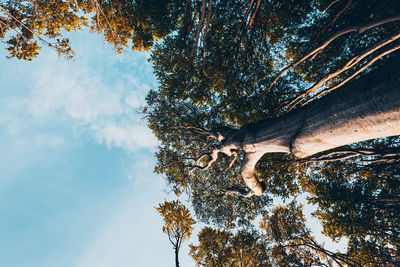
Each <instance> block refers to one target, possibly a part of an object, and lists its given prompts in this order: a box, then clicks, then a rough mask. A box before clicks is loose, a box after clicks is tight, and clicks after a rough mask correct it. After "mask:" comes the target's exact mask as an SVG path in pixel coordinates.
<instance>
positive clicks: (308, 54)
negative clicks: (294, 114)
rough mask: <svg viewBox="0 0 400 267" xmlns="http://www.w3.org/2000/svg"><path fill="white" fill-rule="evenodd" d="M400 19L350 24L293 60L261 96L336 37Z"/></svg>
mask: <svg viewBox="0 0 400 267" xmlns="http://www.w3.org/2000/svg"><path fill="white" fill-rule="evenodd" d="M399 20H400V15H396V16H392V17H388V18H385V19H381V20H378V21H374V22H371V23H369V24H366V25H355V26H350V27H348V28H345V29H343V30H341V31H339V32H337V33H335V34H334V35H332V36H331V37H330V38H329V39H328V40H327V41H325V42H324V43H323V44H322V45H320V46H318V47H317V48H315V49H313V50H312V51H311V52H309V53H307V54H306V55H304V56H303V57H302V58H300V59H298V60H296V61H295V62H293V63H292V64H290V65H289V66H287V67H286V68H284V69H283V70H281V72H280V73H279V74H278V75H277V76H276V77H275V79H274V80H273V81H272V82H271V84H270V85H269V86H268V88H267V89H265V90H264V92H262V93H261V95H260V98H262V97H264V96H265V95H266V94H267V93H268V92H269V91H270V90H271V88H272V86H273V85H274V84H275V83H276V82H277V81H278V79H279V78H280V77H282V75H283V74H285V73H286V72H288V71H289V70H291V69H293V68H295V67H296V66H298V65H299V64H300V63H302V62H304V61H305V60H307V59H309V58H311V60H312V59H313V58H314V57H315V56H317V55H318V54H319V53H320V52H322V51H323V50H324V49H325V47H327V46H328V45H329V44H330V43H331V42H333V41H334V40H335V39H337V38H339V37H340V36H342V35H345V34H347V33H350V32H357V33H359V34H361V33H363V32H365V31H367V30H369V29H372V28H375V27H378V26H381V25H383V24H386V23H389V22H394V21H399Z"/></svg>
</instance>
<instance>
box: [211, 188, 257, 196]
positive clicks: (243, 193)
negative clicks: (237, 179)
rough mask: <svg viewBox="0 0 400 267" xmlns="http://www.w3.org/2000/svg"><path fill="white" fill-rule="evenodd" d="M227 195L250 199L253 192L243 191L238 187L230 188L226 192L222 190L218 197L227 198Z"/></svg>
mask: <svg viewBox="0 0 400 267" xmlns="http://www.w3.org/2000/svg"><path fill="white" fill-rule="evenodd" d="M227 195H236V196H241V197H251V196H254V192H253V191H251V190H250V189H243V188H240V187H230V188H227V189H226V190H223V193H222V194H220V195H219V196H227Z"/></svg>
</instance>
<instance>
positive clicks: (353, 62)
mask: <svg viewBox="0 0 400 267" xmlns="http://www.w3.org/2000/svg"><path fill="white" fill-rule="evenodd" d="M399 38H400V32H397V33H395V34H393V35H392V36H390V37H388V38H386V39H384V40H383V41H381V42H380V43H378V44H376V45H374V46H373V47H371V48H369V49H367V50H365V51H364V52H362V53H361V54H360V55H357V56H355V57H353V58H352V59H351V60H349V61H348V62H347V63H346V64H345V65H344V66H343V67H342V68H339V69H338V70H336V71H335V72H332V73H329V74H328V75H326V76H325V77H323V78H322V79H321V80H319V81H318V82H316V83H315V84H314V85H313V86H311V87H310V88H309V89H307V90H306V91H304V92H303V93H301V94H299V95H298V96H297V97H296V98H295V99H293V100H292V101H291V102H290V103H288V104H287V105H285V106H283V107H281V108H280V109H279V111H281V110H283V109H285V108H287V107H290V106H291V107H290V109H289V111H290V110H291V109H293V108H294V107H295V106H296V105H297V104H299V103H300V102H301V101H302V100H304V99H305V98H306V97H307V96H309V95H311V94H312V93H313V92H315V91H316V90H318V89H319V88H320V87H321V86H322V85H323V84H324V83H326V82H327V81H329V80H331V79H333V78H335V77H337V76H339V75H340V74H342V73H343V72H345V71H347V70H349V69H351V68H353V67H354V66H355V65H356V64H358V63H359V62H360V61H362V60H363V59H364V58H366V57H367V56H369V55H370V54H372V53H374V52H375V51H377V50H379V49H380V48H382V47H384V46H385V45H387V44H390V43H392V42H394V41H396V40H397V39H399ZM397 49H398V48H396V47H395V48H392V49H389V50H387V51H385V52H383V53H381V54H379V55H378V56H376V57H375V58H373V59H372V60H371V61H370V62H368V63H367V64H366V65H365V66H363V67H362V68H360V69H359V70H358V71H356V72H355V73H354V74H353V75H351V76H350V77H349V78H347V79H345V80H344V81H343V82H341V83H340V84H338V85H337V86H335V87H332V88H329V89H327V90H324V91H323V92H324V93H326V92H328V91H333V90H335V89H337V88H339V87H341V86H343V85H344V84H345V83H347V82H348V81H350V80H351V79H353V78H354V77H355V76H356V75H357V74H359V73H360V72H362V71H363V70H365V69H366V68H367V67H368V66H370V65H371V64H372V63H374V62H375V61H376V60H378V59H379V58H381V57H383V56H385V55H387V54H389V53H391V52H393V51H395V50H397ZM321 93H322V92H321ZM321 93H318V94H317V95H316V96H314V97H312V98H311V99H309V100H308V101H307V102H305V103H304V104H302V106H304V105H305V104H307V103H309V102H310V101H311V100H313V99H315V98H316V97H318V96H320V94H321Z"/></svg>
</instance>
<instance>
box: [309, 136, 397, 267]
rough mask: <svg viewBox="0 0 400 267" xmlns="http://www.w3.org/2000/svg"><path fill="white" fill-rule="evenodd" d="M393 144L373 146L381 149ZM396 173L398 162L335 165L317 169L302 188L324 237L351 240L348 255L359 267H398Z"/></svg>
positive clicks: (343, 163)
mask: <svg viewBox="0 0 400 267" xmlns="http://www.w3.org/2000/svg"><path fill="white" fill-rule="evenodd" d="M396 141H397V142H398V139H397V138H391V139H386V140H384V141H382V142H375V143H374V144H372V145H373V146H375V147H376V148H379V147H382V146H390V145H392V144H393V143H394V142H396ZM370 145H371V144H370ZM399 168H400V165H399V163H398V162H394V163H386V162H373V163H363V162H362V161H361V162H360V161H359V160H353V161H352V162H348V161H347V162H333V163H330V164H324V165H323V166H320V167H319V168H318V169H315V172H314V175H313V177H310V180H309V183H308V184H307V185H306V190H307V192H309V193H310V197H309V201H310V203H312V204H314V205H317V210H316V212H315V215H316V216H317V217H318V218H319V219H320V220H321V223H322V226H323V232H324V234H325V235H327V236H329V237H331V238H332V239H336V240H337V239H339V238H341V237H347V238H349V239H350V242H349V245H348V253H349V254H350V255H351V257H353V258H354V259H359V261H360V262H361V263H362V265H363V266H376V265H378V266H396V265H398V264H399V263H400V238H399V236H400V198H399V196H400V189H399V188H400V176H399V173H400V169H399ZM361 255H362V256H361Z"/></svg>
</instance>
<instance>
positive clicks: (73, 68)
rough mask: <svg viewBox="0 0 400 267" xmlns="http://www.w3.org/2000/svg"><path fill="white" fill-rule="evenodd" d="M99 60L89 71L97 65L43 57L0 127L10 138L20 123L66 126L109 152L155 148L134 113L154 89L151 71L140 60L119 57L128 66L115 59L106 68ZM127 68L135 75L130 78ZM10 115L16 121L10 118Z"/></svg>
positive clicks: (146, 129) (136, 114) (0, 121)
mask: <svg viewBox="0 0 400 267" xmlns="http://www.w3.org/2000/svg"><path fill="white" fill-rule="evenodd" d="M104 57H106V56H103V58H102V59H101V60H99V62H100V64H99V65H97V64H96V65H93V64H94V63H93V62H98V61H94V60H93V59H92V60H90V61H86V60H80V61H78V62H65V61H63V60H62V59H59V58H57V57H56V56H54V55H50V56H47V57H46V58H45V60H44V62H43V63H42V64H38V65H37V66H38V67H37V68H36V69H34V70H32V71H31V73H30V74H29V75H30V79H31V80H30V85H29V86H31V88H29V91H28V94H27V95H25V96H23V97H18V98H16V97H14V98H12V99H8V100H7V103H8V104H7V105H8V106H9V107H8V111H7V116H3V118H0V124H1V123H2V122H3V125H4V126H5V127H7V128H8V131H9V133H12V132H14V133H15V131H17V130H18V127H19V125H20V124H21V120H23V118H25V119H26V118H27V117H29V119H30V120H41V121H42V122H43V121H45V122H47V123H52V121H54V120H55V121H57V123H60V121H62V120H65V122H66V123H68V124H70V125H72V126H73V127H74V128H75V129H78V131H80V132H81V133H82V132H85V131H89V135H91V136H93V137H94V138H95V140H97V141H99V142H101V143H104V144H106V145H107V146H110V147H113V146H115V147H120V148H123V149H127V150H134V149H136V148H140V147H154V146H155V145H156V144H157V142H156V140H155V138H154V137H153V135H152V133H151V131H150V130H149V129H148V128H147V127H146V126H145V122H144V121H143V120H141V115H140V114H139V112H138V111H139V110H140V107H141V106H142V105H144V97H145V95H146V93H147V91H148V90H149V89H150V88H151V87H152V86H155V84H154V79H153V78H152V76H151V66H150V65H149V64H148V63H147V62H146V59H145V58H144V57H143V56H139V57H130V58H129V57H128V58H126V57H124V60H131V62H129V64H126V62H121V59H120V58H118V57H116V56H114V55H109V56H108V58H107V61H106V62H105V61H104V60H105V59H104ZM132 61H133V63H132ZM135 61H136V62H135ZM90 62H91V63H90ZM101 64H108V65H103V66H102V65H101ZM132 64H133V65H134V66H135V69H134V71H133V70H132V73H130V72H131V69H130V67H131V66H132ZM110 66H111V68H110ZM110 69H112V71H109V70H110ZM106 70H108V71H106ZM149 74H150V76H148V75H149ZM10 110H12V112H10ZM24 112H25V114H24V115H25V116H21V114H23V113H24ZM12 113H18V114H19V115H18V116H16V118H12V117H13V116H12ZM83 134H84V135H87V134H86V133H83Z"/></svg>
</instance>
